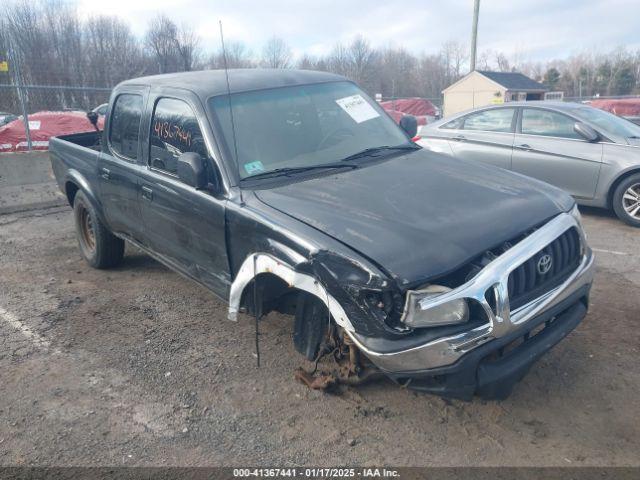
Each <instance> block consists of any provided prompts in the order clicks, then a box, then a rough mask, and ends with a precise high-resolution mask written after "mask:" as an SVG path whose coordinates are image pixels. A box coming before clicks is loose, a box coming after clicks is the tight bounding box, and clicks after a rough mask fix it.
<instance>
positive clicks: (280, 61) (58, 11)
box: [0, 0, 640, 109]
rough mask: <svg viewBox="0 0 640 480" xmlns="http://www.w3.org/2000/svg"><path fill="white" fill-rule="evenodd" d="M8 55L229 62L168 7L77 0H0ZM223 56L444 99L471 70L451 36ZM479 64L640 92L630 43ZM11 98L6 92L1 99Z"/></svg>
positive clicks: (60, 75)
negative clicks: (137, 20) (132, 15)
mask: <svg viewBox="0 0 640 480" xmlns="http://www.w3.org/2000/svg"><path fill="white" fill-rule="evenodd" d="M6 59H9V61H10V68H13V69H15V68H19V73H20V75H21V77H22V81H23V82H24V83H26V84H32V85H63V86H70V85H73V86H84V87H106V88H112V87H113V86H115V85H116V84H117V83H118V82H120V81H123V80H125V79H128V78H132V77H138V76H142V75H153V74H158V73H169V72H182V71H190V70H201V69H212V68H223V67H224V64H225V62H224V60H225V57H224V56H223V54H222V51H221V49H216V50H215V51H212V52H211V51H206V50H205V49H204V48H203V46H202V41H201V39H200V38H199V37H198V35H197V34H196V33H195V31H194V30H193V29H192V28H190V27H189V26H188V25H181V24H178V23H176V22H175V21H174V20H172V19H171V18H170V17H169V16H167V15H162V14H160V15H158V16H156V17H155V18H154V19H152V20H151V21H150V22H149V24H148V26H147V29H146V32H145V34H144V35H143V36H142V37H138V36H136V35H134V33H133V32H132V30H131V28H130V27H129V25H128V24H127V23H126V22H124V21H123V20H121V19H120V18H118V17H115V16H94V17H90V18H87V19H81V18H80V16H79V15H78V14H77V11H76V9H75V8H74V6H73V5H72V4H69V3H68V2H62V1H55V0H53V1H41V2H33V1H31V2H27V1H26V0H18V1H14V2H9V3H5V5H4V7H0V61H2V60H6ZM226 64H227V66H228V67H229V68H259V67H269V68H304V69H314V70H324V71H330V72H335V73H338V74H341V75H344V76H346V77H348V78H350V79H352V80H354V81H356V82H357V83H359V84H360V85H361V86H362V87H363V88H364V89H365V90H366V91H368V92H369V93H370V94H372V95H373V94H376V93H380V94H382V95H383V97H406V96H419V97H426V98H433V99H438V98H440V97H441V92H442V90H443V89H444V88H446V87H447V86H448V85H450V84H451V83H453V82H455V81H456V80H458V79H459V78H461V77H462V76H463V75H465V74H466V73H468V65H469V48H468V45H467V43H465V42H461V41H459V40H449V41H446V42H444V43H443V44H442V45H441V46H440V49H439V51H438V52H436V53H421V52H415V51H410V50H408V49H406V48H404V47H402V46H387V47H380V48H374V47H373V46H372V45H371V43H370V42H369V41H368V40H367V39H366V38H365V37H363V36H356V37H355V38H353V39H352V41H351V42H349V43H346V44H344V43H337V44H335V45H334V46H333V48H332V49H331V51H330V52H329V53H328V54H326V55H320V56H312V55H309V54H303V55H301V56H298V57H295V56H294V55H293V53H292V49H291V47H290V45H289V44H288V43H287V42H286V41H285V40H284V39H282V38H279V37H277V36H274V37H272V38H270V39H269V40H268V41H267V42H265V44H264V46H263V47H262V48H261V49H259V50H258V51H252V50H251V49H249V48H248V47H247V45H246V44H244V43H242V42H239V41H229V42H227V45H226ZM476 65H477V68H478V69H479V70H498V71H521V72H522V73H524V74H526V75H529V76H531V77H532V78H534V79H536V80H539V81H541V82H543V83H545V84H546V85H547V86H548V87H549V88H550V89H551V90H562V91H564V92H565V96H567V97H577V96H592V95H596V94H599V95H602V96H605V95H628V94H637V93H640V50H636V51H630V50H628V49H626V48H624V47H620V48H616V49H614V50H613V51H610V52H605V53H594V52H584V53H580V54H576V55H572V56H570V57H569V58H565V59H549V60H548V61H545V62H533V61H528V60H526V59H525V58H522V55H519V54H512V55H506V54H505V53H503V52H496V51H489V50H486V51H481V52H480V53H479V55H478V59H477V62H476ZM15 81H16V75H15V72H14V73H12V71H10V72H5V73H3V72H0V84H3V83H4V84H6V83H14V82H15ZM29 95H30V101H31V102H33V103H37V102H36V100H37V98H38V95H40V96H41V97H42V101H44V100H45V97H47V96H48V97H47V98H48V103H60V104H62V105H63V106H68V105H69V104H73V103H74V102H75V103H78V102H79V101H80V103H83V104H84V103H87V102H90V101H94V100H95V97H96V96H99V95H97V94H95V95H93V97H94V98H90V97H92V95H90V94H88V93H87V92H74V91H67V92H60V93H56V94H55V96H54V98H51V92H44V91H42V92H38V91H32V92H30V93H29ZM103 96H104V95H103ZM80 97H82V98H80ZM11 101H12V102H13V103H14V104H15V100H11ZM7 102H8V100H7V99H5V100H4V101H0V109H2V108H5V107H3V104H6V103H7ZM71 106H74V105H71ZM13 107H15V105H13ZM54 107H55V106H54V105H52V106H51V108H54Z"/></svg>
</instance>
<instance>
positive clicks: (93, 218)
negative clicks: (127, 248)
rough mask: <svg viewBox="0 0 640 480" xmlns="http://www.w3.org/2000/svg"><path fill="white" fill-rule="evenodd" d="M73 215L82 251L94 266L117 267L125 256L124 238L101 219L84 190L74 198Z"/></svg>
mask: <svg viewBox="0 0 640 480" xmlns="http://www.w3.org/2000/svg"><path fill="white" fill-rule="evenodd" d="M73 216H74V219H75V224H76V237H77V238H78V245H79V246H80V253H81V254H82V256H83V257H84V259H85V260H86V261H87V263H88V264H89V265H91V266H92V267H93V268H109V267H115V266H116V265H118V264H119V263H120V262H121V261H122V257H123V256H124V240H122V239H120V238H118V237H116V236H115V235H113V234H112V233H111V232H110V231H109V230H108V229H107V227H105V226H104V224H103V223H102V222H101V221H100V219H99V218H98V215H97V214H96V211H95V209H94V208H93V206H92V205H91V203H90V202H89V200H88V199H87V197H86V195H85V194H84V193H83V192H78V193H77V194H76V197H75V198H74V200H73Z"/></svg>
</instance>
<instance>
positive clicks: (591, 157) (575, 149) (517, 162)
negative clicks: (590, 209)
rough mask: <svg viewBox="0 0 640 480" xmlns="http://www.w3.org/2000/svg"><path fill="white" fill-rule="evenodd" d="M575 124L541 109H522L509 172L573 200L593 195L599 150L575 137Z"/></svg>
mask: <svg viewBox="0 0 640 480" xmlns="http://www.w3.org/2000/svg"><path fill="white" fill-rule="evenodd" d="M575 122H576V120H575V119H574V118H572V117H570V116H568V115H565V114H563V113H560V112H558V111H554V110H549V109H546V108H542V107H523V108H522V112H521V114H520V119H519V121H518V129H517V130H518V132H517V133H516V135H515V141H514V145H513V170H514V171H515V172H518V173H522V174H524V175H528V176H530V177H534V178H537V179H539V180H543V181H545V182H547V183H550V184H552V185H555V186H556V187H560V188H562V189H563V190H565V191H566V192H568V193H569V194H571V195H573V196H574V197H576V198H584V199H590V198H593V197H594V195H595V190H596V185H597V183H598V176H599V174H600V166H601V165H602V152H603V149H602V148H603V146H602V144H601V143H591V142H588V141H586V140H585V139H583V138H582V137H581V136H580V135H578V134H577V133H576V132H575V131H574V129H573V127H574V125H575Z"/></svg>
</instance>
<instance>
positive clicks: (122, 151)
mask: <svg viewBox="0 0 640 480" xmlns="http://www.w3.org/2000/svg"><path fill="white" fill-rule="evenodd" d="M141 117H142V97H141V96H140V95H134V94H131V93H123V94H122V95H119V96H118V97H117V98H116V102H115V104H114V106H113V112H112V113H111V120H110V126H109V144H110V146H111V150H113V151H114V152H115V153H117V154H118V155H122V156H123V157H126V158H128V159H130V160H137V158H138V138H139V136H140V118H141Z"/></svg>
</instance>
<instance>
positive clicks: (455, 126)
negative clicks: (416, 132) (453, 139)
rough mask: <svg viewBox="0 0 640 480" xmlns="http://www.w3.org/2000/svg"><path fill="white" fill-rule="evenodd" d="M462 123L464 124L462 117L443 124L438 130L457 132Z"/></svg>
mask: <svg viewBox="0 0 640 480" xmlns="http://www.w3.org/2000/svg"><path fill="white" fill-rule="evenodd" d="M463 123H464V117H460V118H456V119H455V120H451V121H450V122H447V123H445V124H444V125H442V126H441V127H440V128H446V129H447V130H457V129H459V128H462V124H463Z"/></svg>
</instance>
